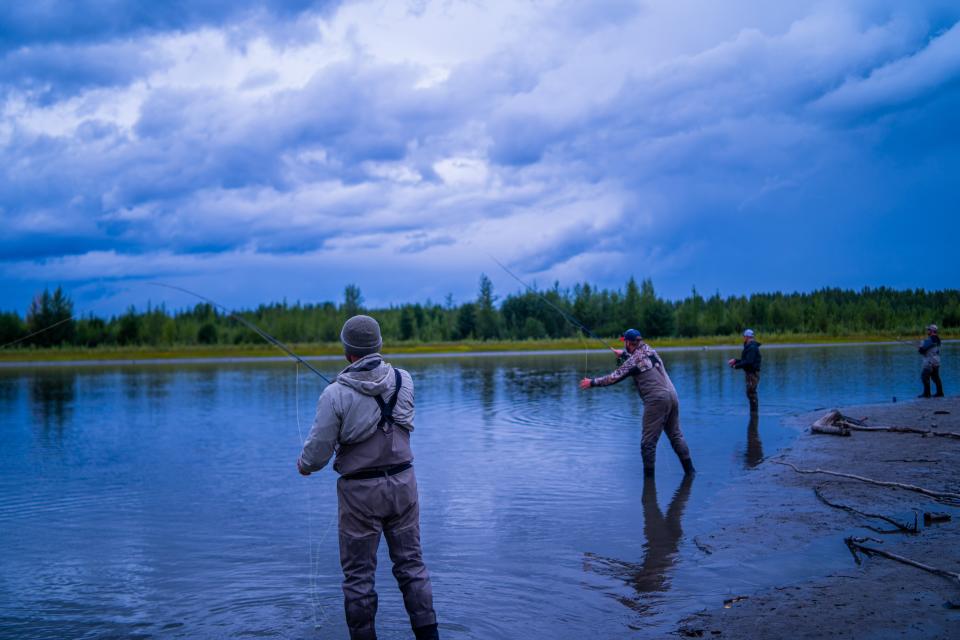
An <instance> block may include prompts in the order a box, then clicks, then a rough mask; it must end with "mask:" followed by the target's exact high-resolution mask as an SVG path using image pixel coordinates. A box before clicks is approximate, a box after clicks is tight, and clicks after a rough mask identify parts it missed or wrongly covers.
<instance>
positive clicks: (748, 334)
mask: <svg viewBox="0 0 960 640" xmlns="http://www.w3.org/2000/svg"><path fill="white" fill-rule="evenodd" d="M760 360H761V357H760V343H759V342H757V338H756V336H755V335H754V333H753V329H747V330H746V331H744V332H743V352H742V353H741V354H740V358H739V359H737V358H731V359H730V360H727V364H728V365H730V367H732V368H734V369H743V373H744V374H745V378H746V381H747V400H748V401H749V402H750V412H751V413H756V412H757V411H758V410H759V409H760V399H759V397H758V396H757V387H759V386H760Z"/></svg>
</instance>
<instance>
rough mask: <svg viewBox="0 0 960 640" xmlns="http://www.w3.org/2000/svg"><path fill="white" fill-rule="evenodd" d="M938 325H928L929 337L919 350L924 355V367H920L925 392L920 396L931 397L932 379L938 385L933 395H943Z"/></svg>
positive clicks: (939, 396)
mask: <svg viewBox="0 0 960 640" xmlns="http://www.w3.org/2000/svg"><path fill="white" fill-rule="evenodd" d="M937 331H938V329H937V325H935V324H931V325H929V326H928V327H927V338H926V340H924V341H923V342H922V343H921V344H920V348H919V349H918V351H919V352H920V355H922V356H923V367H922V368H921V369H920V381H921V382H922V383H923V393H921V394H920V395H919V396H917V397H918V398H929V397H930V381H931V380H933V383H934V384H935V385H937V392H936V393H935V394H934V396H933V397H935V398H942V397H943V382H941V381H940V336H939V335H937Z"/></svg>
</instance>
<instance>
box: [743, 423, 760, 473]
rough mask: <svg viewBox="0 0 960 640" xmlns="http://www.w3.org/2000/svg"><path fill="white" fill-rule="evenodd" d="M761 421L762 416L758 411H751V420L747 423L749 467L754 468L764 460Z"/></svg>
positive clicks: (747, 459) (747, 464) (747, 463)
mask: <svg viewBox="0 0 960 640" xmlns="http://www.w3.org/2000/svg"><path fill="white" fill-rule="evenodd" d="M759 422H760V417H759V416H758V415H757V414H756V413H751V414H750V422H748V423H747V455H746V467H747V469H753V468H754V467H756V466H757V465H758V464H760V463H761V462H763V442H761V441H760V429H759Z"/></svg>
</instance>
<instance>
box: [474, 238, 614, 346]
mask: <svg viewBox="0 0 960 640" xmlns="http://www.w3.org/2000/svg"><path fill="white" fill-rule="evenodd" d="M487 256H488V257H489V258H490V259H491V260H493V261H494V262H496V263H497V266H499V267H500V268H501V269H503V270H504V271H506V272H507V275H509V276H510V277H511V278H513V279H514V280H516V281H517V282H519V283H520V284H522V285H523V286H524V287H525V288H526V289H527V291H529V292H530V293H532V294H534V295H536V296H539V298H540V299H541V300H543V301H544V302H546V303H547V304H548V305H550V307H551V308H552V309H553V310H554V311H556V312H557V313H559V314H560V315H561V316H563V319H564V320H566V321H567V322H569V323H570V324H572V325H573V326H575V327H577V328H578V329H580V330H581V331H583V332H584V333H586V334H587V335H589V336H591V337H592V338H594V339H595V340H596V341H597V342H599V343H600V344H602V345H603V346H604V347H606V348H607V349H610V351H613V352H614V353H617V350H616V349H614V348H613V347H611V346H610V345H609V344H607V342H606V341H605V340H603V338H601V337H600V336H598V335H597V334H595V333H594V332H593V331H591V330H590V329H588V328H587V327H586V325H584V324H583V323H582V322H580V321H579V320H577V319H576V318H574V317H573V316H571V315H570V314H568V313H567V312H566V311H564V310H563V309H561V308H560V307H558V306H557V305H555V304H553V303H552V302H550V299H549V298H547V296H545V295H543V294H542V293H540V292H539V291H537V290H536V289H534V288H533V287H531V286H530V285H528V284H527V283H526V282H524V281H523V280H521V279H520V278H519V277H518V276H517V275H516V274H514V273H513V272H512V271H510V269H507V267H506V266H505V265H504V264H503V263H502V262H500V261H499V260H497V259H496V258H494V257H493V256H492V255H491V254H489V253H488V254H487ZM618 355H619V354H618Z"/></svg>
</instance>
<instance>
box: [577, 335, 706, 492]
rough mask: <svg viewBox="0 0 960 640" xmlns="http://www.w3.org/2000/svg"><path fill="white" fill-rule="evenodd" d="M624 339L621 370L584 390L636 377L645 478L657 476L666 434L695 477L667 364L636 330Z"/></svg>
mask: <svg viewBox="0 0 960 640" xmlns="http://www.w3.org/2000/svg"><path fill="white" fill-rule="evenodd" d="M620 339H621V340H623V346H624V348H623V350H620V349H617V350H616V353H617V364H618V365H619V366H618V367H617V368H616V369H615V370H614V371H613V372H612V373H609V374H607V375H605V376H601V377H599V378H584V379H582V380H581V381H580V388H581V389H589V388H590V387H606V386H608V385H611V384H616V383H618V382H620V381H621V380H624V379H625V378H627V377H632V378H633V382H634V384H635V385H636V386H637V392H638V393H639V394H640V399H641V400H643V434H642V436H641V440H640V453H641V455H642V456H643V475H644V476H645V477H652V476H653V475H654V468H655V463H656V457H657V441H658V440H660V434H661V433H662V432H664V431H665V432H666V433H667V438H669V440H670V445H671V446H672V447H673V451H674V453H676V454H677V457H678V458H680V464H681V465H683V470H684V472H685V473H687V474H690V473H694V471H695V469H694V468H693V462H692V461H691V460H690V448H689V447H688V446H687V442H686V440H684V439H683V432H682V431H680V400H679V398H678V397H677V390H676V389H675V388H674V386H673V382H671V381H670V376H668V375H667V369H666V367H665V366H664V364H663V361H662V360H661V359H660V356H658V355H657V352H656V351H654V350H653V349H652V348H651V347H650V345H648V344H646V343H645V342H644V341H643V337H642V336H641V335H640V332H639V331H637V330H636V329H627V330H626V331H624V332H623V337H621V338H620Z"/></svg>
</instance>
